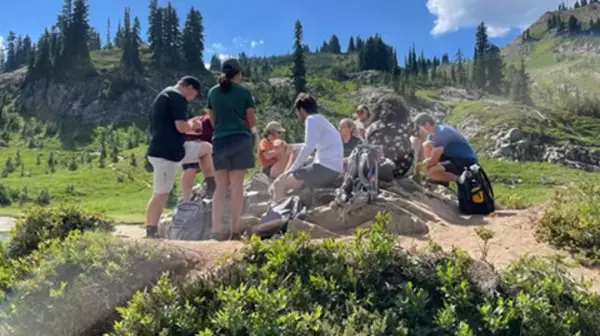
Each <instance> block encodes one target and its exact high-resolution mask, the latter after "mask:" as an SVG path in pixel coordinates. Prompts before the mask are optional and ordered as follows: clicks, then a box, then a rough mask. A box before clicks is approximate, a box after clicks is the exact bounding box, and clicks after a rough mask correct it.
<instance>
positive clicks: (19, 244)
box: [8, 205, 113, 259]
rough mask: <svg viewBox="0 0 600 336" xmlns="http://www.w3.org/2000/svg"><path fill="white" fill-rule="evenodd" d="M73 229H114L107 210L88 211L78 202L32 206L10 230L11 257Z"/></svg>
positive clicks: (15, 256) (9, 253)
mask: <svg viewBox="0 0 600 336" xmlns="http://www.w3.org/2000/svg"><path fill="white" fill-rule="evenodd" d="M73 230H81V231H86V230H102V231H111V230H113V222H112V220H110V219H109V218H107V217H105V216H104V215H103V214H100V213H94V212H88V211H84V210H83V209H81V208H79V207H76V206H67V205H60V206H58V207H50V208H44V207H32V208H29V209H28V210H27V211H26V213H25V216H24V217H23V218H20V219H19V220H17V223H16V224H15V226H14V227H13V229H12V230H11V232H10V243H9V250H8V255H9V257H10V258H13V259H15V258H19V257H22V256H26V255H28V254H29V253H31V251H33V250H35V249H36V248H37V247H38V245H39V244H40V243H41V242H44V241H45V240H49V239H55V238H59V239H64V238H66V237H67V235H69V232H71V231H73Z"/></svg>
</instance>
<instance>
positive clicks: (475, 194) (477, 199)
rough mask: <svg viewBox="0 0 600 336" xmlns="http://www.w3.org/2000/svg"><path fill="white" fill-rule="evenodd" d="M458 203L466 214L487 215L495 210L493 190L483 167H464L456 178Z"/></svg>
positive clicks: (475, 165) (476, 165) (474, 165)
mask: <svg viewBox="0 0 600 336" xmlns="http://www.w3.org/2000/svg"><path fill="white" fill-rule="evenodd" d="M457 184H458V205H459V208H460V211H461V212H462V213H463V214H466V215H489V214H490V213H492V212H494V211H495V210H496V208H495V205H494V204H495V202H494V190H493V189H492V184H491V183H490V180H489V179H488V177H487V174H486V173H485V171H484V170H483V168H482V167H481V166H480V165H478V164H473V165H471V166H470V167H466V168H465V171H464V172H463V173H462V174H461V175H460V178H459V179H458V183H457Z"/></svg>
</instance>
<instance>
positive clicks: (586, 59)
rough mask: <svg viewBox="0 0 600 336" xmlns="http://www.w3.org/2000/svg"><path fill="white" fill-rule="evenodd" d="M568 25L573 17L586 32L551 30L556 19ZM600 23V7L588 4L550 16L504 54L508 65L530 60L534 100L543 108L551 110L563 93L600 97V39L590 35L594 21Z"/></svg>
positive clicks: (544, 18) (508, 47) (520, 38)
mask: <svg viewBox="0 0 600 336" xmlns="http://www.w3.org/2000/svg"><path fill="white" fill-rule="evenodd" d="M553 15H554V16H555V17H557V18H559V19H560V20H561V21H562V22H563V23H564V24H565V25H566V24H567V22H568V20H569V18H570V17H571V16H573V17H575V18H577V19H578V20H579V22H580V24H581V28H582V32H581V33H578V34H573V33H568V32H560V33H559V32H557V30H556V28H549V26H548V20H550V19H551V18H552V16H553ZM598 19H600V5H598V4H597V3H593V4H588V5H587V6H584V7H581V8H575V9H571V10H566V11H555V12H547V13H545V14H544V15H542V16H541V17H540V19H539V20H538V21H536V22H535V23H534V24H533V25H531V26H530V27H529V29H528V32H529V36H528V37H527V38H524V37H523V36H521V37H519V38H518V39H517V40H515V41H514V42H513V43H511V44H510V45H508V46H507V47H506V48H504V50H503V54H504V56H505V60H506V62H507V63H508V64H518V62H519V61H520V59H521V58H524V59H525V60H526V64H527V68H528V71H529V72H530V75H531V78H532V80H533V81H534V82H535V84H534V98H535V100H536V102H538V103H539V104H542V105H547V106H551V105H552V104H553V103H554V101H553V100H554V99H552V98H551V95H555V96H556V95H557V91H558V90H559V89H562V90H567V91H568V93H570V94H573V95H574V94H577V92H576V91H577V90H579V91H580V93H581V94H584V93H587V94H588V95H595V94H598V93H600V89H599V87H598V85H597V82H598V79H599V78H600V36H598V34H597V33H592V32H591V31H589V28H590V25H589V22H590V20H592V21H596V20H598Z"/></svg>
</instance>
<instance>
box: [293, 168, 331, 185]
mask: <svg viewBox="0 0 600 336" xmlns="http://www.w3.org/2000/svg"><path fill="white" fill-rule="evenodd" d="M293 174H294V177H295V178H296V179H297V180H301V181H304V184H305V185H306V186H307V187H309V188H325V187H328V186H329V185H331V184H332V183H333V182H334V181H335V180H336V179H337V178H338V177H340V175H341V174H340V173H338V172H336V171H335V170H332V169H329V168H327V167H325V166H321V165H320V164H318V163H311V164H309V165H307V166H304V167H302V168H298V169H296V170H294V172H293Z"/></svg>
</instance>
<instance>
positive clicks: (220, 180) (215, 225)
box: [212, 170, 229, 233]
mask: <svg viewBox="0 0 600 336" xmlns="http://www.w3.org/2000/svg"><path fill="white" fill-rule="evenodd" d="M215 180H216V182H217V188H216V189H215V194H214V196H213V203H212V232H213V233H219V232H221V224H222V223H221V220H222V218H223V206H224V205H225V197H226V196H227V190H228V189H229V172H228V171H227V170H219V171H216V172H215Z"/></svg>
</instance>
